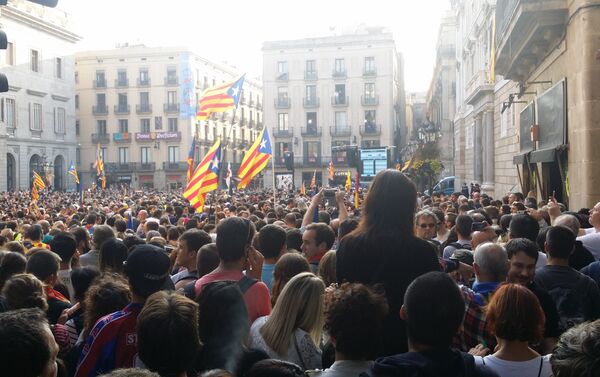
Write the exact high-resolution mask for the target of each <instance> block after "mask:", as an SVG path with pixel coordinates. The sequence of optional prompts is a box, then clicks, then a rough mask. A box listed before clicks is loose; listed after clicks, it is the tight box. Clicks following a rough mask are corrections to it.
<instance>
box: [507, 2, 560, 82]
mask: <svg viewBox="0 0 600 377" xmlns="http://www.w3.org/2000/svg"><path fill="white" fill-rule="evenodd" d="M569 4H570V3H568V2H567V1H564V0H544V1H541V0H498V2H497V3H496V30H497V31H496V67H495V68H496V74H498V75H502V76H504V78H505V79H509V80H513V81H525V80H526V79H527V78H528V77H529V75H530V74H531V72H532V71H533V70H535V69H536V68H537V67H538V66H539V64H540V63H541V62H542V61H543V60H544V59H545V57H546V56H547V55H548V54H549V53H550V52H551V51H552V49H553V48H554V47H555V46H556V44H557V43H558V41H559V40H560V38H561V36H563V33H564V32H565V28H566V27H567V21H568V8H569Z"/></svg>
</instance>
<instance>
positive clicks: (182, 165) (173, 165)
mask: <svg viewBox="0 0 600 377" xmlns="http://www.w3.org/2000/svg"><path fill="white" fill-rule="evenodd" d="M187 168H188V165H187V162H163V170H165V171H186V170H187Z"/></svg>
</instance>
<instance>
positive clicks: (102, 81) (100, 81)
mask: <svg viewBox="0 0 600 377" xmlns="http://www.w3.org/2000/svg"><path fill="white" fill-rule="evenodd" d="M96 86H98V87H104V86H106V75H105V73H104V71H96Z"/></svg>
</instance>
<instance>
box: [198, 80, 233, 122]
mask: <svg viewBox="0 0 600 377" xmlns="http://www.w3.org/2000/svg"><path fill="white" fill-rule="evenodd" d="M244 76H245V75H242V76H241V77H240V78H238V79H237V80H235V81H232V82H227V83H224V84H221V85H217V86H214V87H212V88H208V89H206V90H205V91H204V92H203V93H202V97H201V98H200V100H199V101H198V108H197V110H196V119H197V120H206V119H208V118H209V117H210V114H212V113H224V112H225V111H227V110H229V109H235V108H237V105H238V102H239V101H240V96H241V95H242V86H243V85H244Z"/></svg>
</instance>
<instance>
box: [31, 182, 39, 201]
mask: <svg viewBox="0 0 600 377" xmlns="http://www.w3.org/2000/svg"><path fill="white" fill-rule="evenodd" d="M39 198H40V193H39V192H38V190H37V187H36V186H35V185H33V187H32V188H31V200H33V201H37V200H38V199H39Z"/></svg>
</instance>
